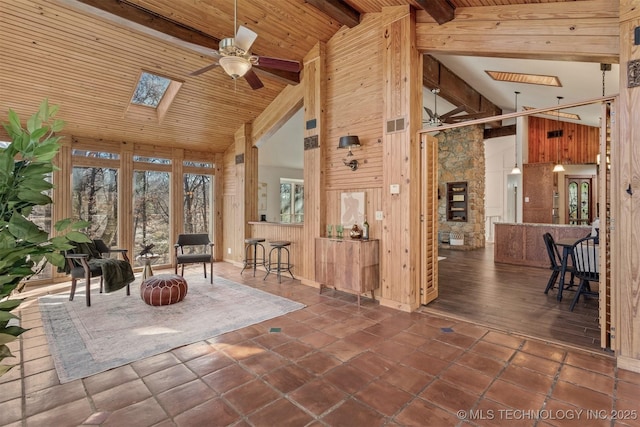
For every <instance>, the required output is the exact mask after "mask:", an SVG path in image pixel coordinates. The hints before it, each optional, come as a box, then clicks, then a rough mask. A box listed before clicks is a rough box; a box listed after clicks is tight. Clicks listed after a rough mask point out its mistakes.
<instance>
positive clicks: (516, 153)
mask: <svg viewBox="0 0 640 427" xmlns="http://www.w3.org/2000/svg"><path fill="white" fill-rule="evenodd" d="M514 93H515V94H516V109H515V112H516V113H517V112H518V95H519V94H520V92H518V91H515V92H514ZM514 151H515V157H516V164H515V166H514V167H513V169H511V174H513V175H520V174H521V173H522V171H521V170H520V168H519V167H518V118H517V117H516V146H515V150H514Z"/></svg>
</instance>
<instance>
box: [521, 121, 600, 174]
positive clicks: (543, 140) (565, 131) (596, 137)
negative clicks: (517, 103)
mask: <svg viewBox="0 0 640 427" xmlns="http://www.w3.org/2000/svg"><path fill="white" fill-rule="evenodd" d="M528 120H529V134H528V136H529V138H528V146H529V149H528V156H529V157H528V162H529V163H557V162H558V161H560V162H561V163H563V164H565V165H566V164H569V165H583V164H595V163H596V158H597V155H598V151H599V147H600V128H597V127H593V126H585V125H581V124H577V123H569V122H563V121H560V122H558V121H557V120H549V119H545V118H541V117H535V116H529V117H528ZM556 130H562V136H561V137H555V138H549V137H548V135H547V133H548V132H550V131H556Z"/></svg>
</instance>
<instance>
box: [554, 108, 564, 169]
mask: <svg viewBox="0 0 640 427" xmlns="http://www.w3.org/2000/svg"><path fill="white" fill-rule="evenodd" d="M563 98H564V97H563V96H558V105H560V100H561V99H563ZM557 113H558V114H557V119H556V123H557V124H558V125H560V109H559V108H558V110H557ZM558 134H559V136H560V138H562V134H563V132H562V129H561V130H560V131H559V132H558ZM561 142H562V139H558V152H557V154H558V158H557V163H556V165H555V166H554V167H553V171H554V172H564V166H562V163H561V162H560V143H561Z"/></svg>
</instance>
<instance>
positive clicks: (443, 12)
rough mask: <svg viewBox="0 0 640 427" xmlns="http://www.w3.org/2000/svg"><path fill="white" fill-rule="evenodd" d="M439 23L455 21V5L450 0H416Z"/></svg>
mask: <svg viewBox="0 0 640 427" xmlns="http://www.w3.org/2000/svg"><path fill="white" fill-rule="evenodd" d="M415 1H416V3H417V4H419V5H420V7H421V8H422V9H424V10H425V11H426V12H427V13H428V14H429V15H431V17H432V18H433V19H435V20H436V22H437V23H438V24H439V25H442V24H444V23H445V22H449V21H453V18H455V10H456V8H455V6H453V5H452V4H451V3H450V2H449V0H415Z"/></svg>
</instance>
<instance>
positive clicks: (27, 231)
mask: <svg viewBox="0 0 640 427" xmlns="http://www.w3.org/2000/svg"><path fill="white" fill-rule="evenodd" d="M9 231H10V232H11V234H13V235H14V236H16V237H17V238H18V239H23V240H26V241H27V242H32V243H42V242H45V241H47V240H48V239H49V235H48V234H47V233H46V232H45V231H43V230H42V229H40V227H38V226H37V225H36V224H34V223H33V222H31V221H29V220H27V219H26V218H24V217H23V216H22V215H19V214H16V213H14V214H13V215H11V219H10V220H9Z"/></svg>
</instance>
